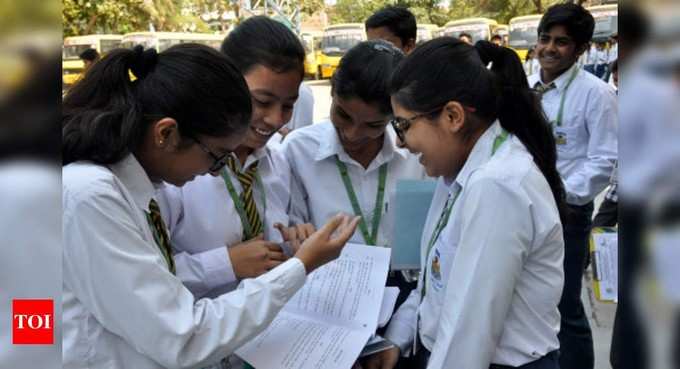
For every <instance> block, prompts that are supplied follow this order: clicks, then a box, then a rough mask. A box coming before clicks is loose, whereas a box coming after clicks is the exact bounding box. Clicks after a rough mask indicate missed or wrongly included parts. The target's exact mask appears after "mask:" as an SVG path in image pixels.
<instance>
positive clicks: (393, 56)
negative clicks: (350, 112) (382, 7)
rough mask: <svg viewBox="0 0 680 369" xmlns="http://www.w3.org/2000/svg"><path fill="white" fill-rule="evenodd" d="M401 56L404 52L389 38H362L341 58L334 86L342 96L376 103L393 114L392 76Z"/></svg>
mask: <svg viewBox="0 0 680 369" xmlns="http://www.w3.org/2000/svg"><path fill="white" fill-rule="evenodd" d="M402 59H404V53H403V52H402V51H401V50H399V49H398V48H396V47H395V46H394V45H392V44H391V43H389V42H387V41H383V40H372V41H364V42H361V43H359V44H357V45H356V46H354V47H352V48H351V49H349V51H347V53H346V54H345V56H343V57H342V59H340V64H339V65H338V69H337V70H336V71H335V74H333V78H332V79H331V90H332V92H333V94H336V95H338V96H340V97H342V98H343V99H349V98H354V97H357V98H359V99H361V100H362V101H364V102H366V103H369V104H377V105H378V107H379V109H380V111H381V112H382V113H384V114H390V113H392V104H391V103H390V93H389V92H390V91H389V86H390V78H391V76H392V72H393V71H394V69H395V68H396V67H397V65H398V64H399V62H401V60H402Z"/></svg>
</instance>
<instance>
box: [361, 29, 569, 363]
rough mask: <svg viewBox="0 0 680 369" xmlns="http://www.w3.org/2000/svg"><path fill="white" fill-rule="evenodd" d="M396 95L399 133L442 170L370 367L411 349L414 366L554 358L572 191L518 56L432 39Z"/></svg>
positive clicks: (401, 76) (398, 75)
mask: <svg viewBox="0 0 680 369" xmlns="http://www.w3.org/2000/svg"><path fill="white" fill-rule="evenodd" d="M489 63H493V66H492V69H491V70H489V69H487V68H486V65H488V64H489ZM432 71H437V72H436V73H433V72H432ZM391 93H392V106H393V108H394V113H395V118H394V120H393V121H392V125H393V126H394V127H395V130H396V131H397V134H398V136H399V140H400V143H401V144H402V145H404V146H405V147H406V148H408V149H409V151H411V152H412V153H417V154H420V156H421V162H422V163H423V165H424V166H425V167H426V168H427V174H428V175H431V176H434V177H439V179H438V185H437V190H436V192H435V196H434V198H433V200H432V204H431V207H430V210H429V213H428V216H427V221H426V226H425V229H424V231H423V235H422V240H421V245H420V247H421V260H423V262H422V270H423V271H422V272H421V278H420V280H419V282H418V288H417V289H416V290H414V291H413V292H412V293H411V295H410V296H409V298H408V300H407V301H406V302H405V303H404V304H403V305H402V306H401V308H400V309H399V310H398V311H397V313H396V314H395V315H394V316H393V317H392V321H391V323H390V325H389V327H388V329H387V333H386V337H387V338H388V339H389V340H391V341H392V342H394V343H395V344H397V346H398V347H397V348H393V349H390V350H387V351H384V352H382V353H379V354H377V355H374V356H372V357H370V358H369V359H368V361H367V362H365V363H364V365H363V366H364V368H368V369H391V368H392V367H393V366H394V363H395V362H396V360H397V359H398V357H399V354H400V353H401V354H403V355H408V354H409V353H410V352H411V351H412V348H414V347H415V348H416V359H415V361H416V364H415V365H414V368H428V369H449V368H465V369H489V368H492V369H496V368H532V369H534V368H541V369H548V368H550V369H556V368H558V364H557V356H558V353H557V350H558V349H559V341H558V339H557V333H558V331H559V322H560V317H559V312H558V310H557V303H558V302H559V299H560V294H561V292H562V283H563V273H562V257H563V253H564V243H563V238H562V227H561V223H560V210H559V209H560V208H561V204H563V201H564V200H563V199H564V189H563V187H562V183H561V180H560V177H559V173H558V172H557V169H556V167H555V161H556V156H557V153H556V150H555V143H554V138H553V136H552V132H551V130H550V126H549V124H548V122H547V121H546V120H545V118H544V116H543V114H542V113H541V111H540V107H539V106H538V105H537V103H536V100H535V98H534V96H533V95H532V92H531V91H530V89H529V88H528V84H527V81H526V77H525V76H524V72H523V69H522V65H521V62H520V60H519V58H518V57H517V55H516V54H515V53H514V52H513V51H512V50H510V49H508V48H504V47H498V46H496V45H493V44H492V43H490V42H487V41H480V42H478V43H477V44H476V46H475V47H472V46H469V45H467V44H465V43H462V42H460V41H457V40H455V39H453V38H448V37H446V38H439V39H435V40H432V41H429V42H427V43H425V44H423V45H421V46H419V47H418V48H417V49H416V50H415V51H414V52H413V53H411V54H410V55H409V56H408V57H407V58H406V59H405V60H404V61H403V62H402V64H400V65H399V67H397V69H396V71H395V72H394V75H393V77H392V85H391Z"/></svg>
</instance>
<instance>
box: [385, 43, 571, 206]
mask: <svg viewBox="0 0 680 369" xmlns="http://www.w3.org/2000/svg"><path fill="white" fill-rule="evenodd" d="M489 63H492V67H491V70H489V69H487V67H486V65H488V64H489ZM390 90H391V94H392V97H394V98H395V99H396V100H397V101H398V102H399V104H401V105H403V106H404V107H405V108H407V109H409V110H412V111H414V112H430V111H435V110H436V109H438V108H441V107H443V106H444V105H445V104H446V103H448V102H449V101H452V100H455V101H458V102H460V103H461V104H463V105H465V106H469V107H474V108H475V113H473V114H474V115H475V116H477V117H479V118H481V120H483V121H486V122H492V121H494V120H495V119H498V120H499V121H500V124H501V126H502V127H503V128H504V129H505V130H506V131H508V132H510V133H512V134H513V135H515V136H517V138H519V139H520V141H522V143H523V144H524V146H525V147H526V148H527V150H528V151H529V152H530V153H531V155H532V156H533V159H534V162H535V163H536V165H537V166H538V168H539V169H540V170H541V172H542V173H543V176H544V177H545V178H546V180H547V182H548V184H549V185H550V188H551V189H552V192H553V195H554V197H555V201H556V203H557V206H558V209H560V214H564V212H563V211H562V210H563V209H564V201H565V192H564V187H563V184H562V179H561V178H560V175H559V173H558V172H557V168H556V164H555V163H556V161H557V149H556V145H555V138H554V137H553V133H552V129H551V127H550V125H549V123H548V122H547V120H546V117H545V115H544V114H543V110H542V109H541V106H540V100H539V99H538V96H537V95H536V94H535V93H534V92H532V90H530V89H529V84H528V82H527V79H526V75H525V73H524V69H523V67H522V64H521V62H520V60H519V57H518V56H517V54H516V53H515V52H514V51H513V50H511V49H508V48H505V47H499V46H496V45H494V44H493V43H491V42H488V41H479V42H477V44H476V45H475V46H474V47H473V46H470V45H468V44H466V43H465V42H462V41H460V40H457V39H455V38H452V37H440V38H437V39H434V40H431V41H428V42H426V43H424V44H422V45H420V46H419V47H418V48H416V49H415V50H414V51H413V53H411V54H410V55H409V56H407V57H406V59H404V61H403V62H402V63H401V64H400V65H399V66H398V67H397V69H396V70H395V71H394V74H393V77H392V84H391V89H390ZM438 113H439V111H436V112H435V113H433V114H432V115H431V117H430V118H431V119H432V118H434V116H435V115H436V114H438Z"/></svg>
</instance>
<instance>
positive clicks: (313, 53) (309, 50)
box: [300, 31, 323, 79]
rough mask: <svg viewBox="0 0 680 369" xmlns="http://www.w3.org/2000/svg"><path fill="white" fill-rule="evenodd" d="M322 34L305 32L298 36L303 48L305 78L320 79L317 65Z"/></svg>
mask: <svg viewBox="0 0 680 369" xmlns="http://www.w3.org/2000/svg"><path fill="white" fill-rule="evenodd" d="M322 35H323V33H322V32H314V31H307V32H303V33H302V34H300V40H301V41H302V45H303V46H304V48H305V77H311V78H314V79H321V68H320V66H321V65H320V64H319V60H320V58H321V57H320V56H321V37H322Z"/></svg>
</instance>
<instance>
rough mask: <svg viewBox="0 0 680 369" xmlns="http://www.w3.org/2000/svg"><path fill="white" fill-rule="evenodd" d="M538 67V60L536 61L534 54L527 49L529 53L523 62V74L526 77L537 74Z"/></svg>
mask: <svg viewBox="0 0 680 369" xmlns="http://www.w3.org/2000/svg"><path fill="white" fill-rule="evenodd" d="M540 67H541V66H540V64H538V59H536V53H535V52H534V48H533V47H532V48H530V49H529V51H527V57H526V60H525V61H524V73H526V75H527V77H529V76H530V75H532V74H534V73H538V70H539V68H540Z"/></svg>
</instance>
